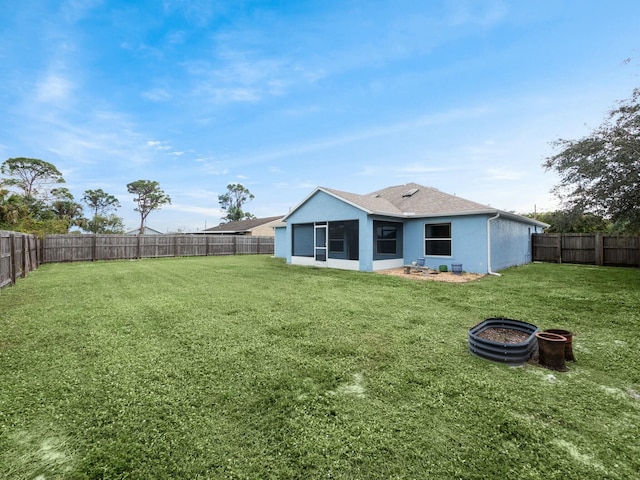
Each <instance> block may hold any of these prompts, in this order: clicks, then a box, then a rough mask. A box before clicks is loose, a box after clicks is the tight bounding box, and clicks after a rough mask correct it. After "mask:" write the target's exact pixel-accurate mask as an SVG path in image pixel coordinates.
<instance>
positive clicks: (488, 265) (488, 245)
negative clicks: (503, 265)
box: [487, 213, 502, 277]
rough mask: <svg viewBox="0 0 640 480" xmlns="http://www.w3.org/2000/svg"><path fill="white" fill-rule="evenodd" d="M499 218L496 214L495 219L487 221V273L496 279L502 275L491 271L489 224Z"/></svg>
mask: <svg viewBox="0 0 640 480" xmlns="http://www.w3.org/2000/svg"><path fill="white" fill-rule="evenodd" d="M499 216H500V214H499V213H498V214H496V216H495V217H491V218H488V219H487V273H488V274H489V275H495V276H496V277H501V276H502V275H500V274H499V273H498V272H494V271H492V270H491V222H492V221H493V220H496V219H497V218H498V217H499Z"/></svg>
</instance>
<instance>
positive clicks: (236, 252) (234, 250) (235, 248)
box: [233, 235, 238, 255]
mask: <svg viewBox="0 0 640 480" xmlns="http://www.w3.org/2000/svg"><path fill="white" fill-rule="evenodd" d="M233 254H234V255H237V254H238V237H237V236H235V235H234V236H233Z"/></svg>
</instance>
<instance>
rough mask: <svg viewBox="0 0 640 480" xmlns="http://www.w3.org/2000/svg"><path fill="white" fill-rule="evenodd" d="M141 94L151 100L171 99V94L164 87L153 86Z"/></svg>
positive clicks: (162, 100)
mask: <svg viewBox="0 0 640 480" xmlns="http://www.w3.org/2000/svg"><path fill="white" fill-rule="evenodd" d="M142 96H143V97H144V98H146V99H147V100H151V101H153V102H164V101H166V100H171V97H172V96H171V94H170V93H169V92H168V91H167V90H165V89H164V88H153V89H151V90H147V91H146V92H143V93H142Z"/></svg>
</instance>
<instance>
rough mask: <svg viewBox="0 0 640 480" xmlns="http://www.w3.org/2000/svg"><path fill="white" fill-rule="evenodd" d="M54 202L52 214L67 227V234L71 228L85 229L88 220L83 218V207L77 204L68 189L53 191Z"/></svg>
mask: <svg viewBox="0 0 640 480" xmlns="http://www.w3.org/2000/svg"><path fill="white" fill-rule="evenodd" d="M51 195H53V198H54V200H53V201H52V202H51V212H52V213H53V215H54V216H55V218H57V219H58V220H60V222H62V224H63V225H65V226H66V231H67V233H68V232H69V229H70V228H71V227H74V226H75V227H83V226H84V224H85V222H86V220H85V218H84V217H83V211H82V205H80V204H79V203H76V201H75V199H74V198H73V195H72V194H71V192H70V191H69V190H68V189H67V188H54V189H53V190H51Z"/></svg>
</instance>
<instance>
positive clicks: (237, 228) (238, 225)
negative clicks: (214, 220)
mask: <svg viewBox="0 0 640 480" xmlns="http://www.w3.org/2000/svg"><path fill="white" fill-rule="evenodd" d="M280 220H282V215H278V216H277V217H265V218H251V219H249V220H239V221H237V222H229V223H221V224H220V225H218V226H217V227H211V228H207V229H206V230H203V231H202V233H226V234H238V233H246V232H250V231H251V230H253V229H254V228H257V227H261V226H263V225H266V224H268V223H271V222H276V221H280Z"/></svg>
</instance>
